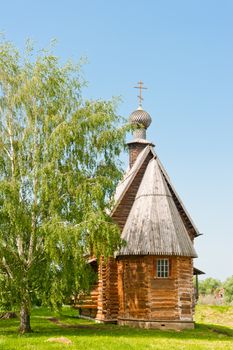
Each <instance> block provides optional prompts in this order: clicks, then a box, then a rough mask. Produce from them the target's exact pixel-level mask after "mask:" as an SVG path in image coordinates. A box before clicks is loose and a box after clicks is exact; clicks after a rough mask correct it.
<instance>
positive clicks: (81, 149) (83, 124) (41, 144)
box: [0, 41, 126, 332]
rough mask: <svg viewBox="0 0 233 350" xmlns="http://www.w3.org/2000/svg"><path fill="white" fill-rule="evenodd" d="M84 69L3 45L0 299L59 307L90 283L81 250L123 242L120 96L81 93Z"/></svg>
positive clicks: (25, 320) (26, 324) (24, 327)
mask: <svg viewBox="0 0 233 350" xmlns="http://www.w3.org/2000/svg"><path fill="white" fill-rule="evenodd" d="M79 72H80V71H79V67H78V66H77V65H73V64H71V63H67V64H65V65H61V64H60V63H59V60H58V58H57V57H55V56H54V55H53V54H52V53H50V52H46V51H41V52H40V53H39V54H36V55H35V54H34V51H31V50H28V52H27V53H26V54H25V55H24V56H23V57H22V56H21V55H20V53H19V51H18V50H17V49H16V48H15V47H14V46H12V44H10V43H8V42H6V41H2V42H1V43H0V303H1V306H2V308H4V307H5V308H6V309H8V310H9V309H10V308H11V309H13V308H18V307H19V308H20V310H21V311H20V315H21V316H20V331H21V332H29V331H31V326H30V310H31V305H32V302H33V300H42V302H44V303H47V304H49V305H50V306H54V307H58V306H60V305H61V304H62V302H63V301H64V298H65V297H66V296H67V295H70V294H72V293H73V292H76V291H78V290H80V289H81V290H82V289H85V288H86V287H87V286H88V283H89V273H90V271H89V269H88V265H87V264H86V261H85V258H84V256H85V254H94V255H95V256H97V257H98V256H100V254H103V255H105V256H108V255H111V254H112V253H113V251H114V250H115V249H117V248H118V247H119V244H120V236H119V230H118V228H117V227H116V225H115V224H114V223H113V222H112V221H111V218H110V217H109V215H108V214H107V212H108V209H110V207H111V201H110V198H111V196H112V194H113V191H114V189H115V186H116V183H117V182H118V180H119V179H120V176H121V172H120V170H119V169H120V166H119V162H118V161H117V158H118V156H119V154H120V152H121V150H122V147H123V141H124V135H125V131H126V130H125V128H120V127H119V123H120V122H121V118H120V117H118V116H117V115H116V113H115V108H114V103H113V102H106V101H86V102H83V101H82V99H81V88H82V83H81V79H80V74H79Z"/></svg>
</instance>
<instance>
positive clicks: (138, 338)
mask: <svg viewBox="0 0 233 350" xmlns="http://www.w3.org/2000/svg"><path fill="white" fill-rule="evenodd" d="M210 311H211V312H212V313H211V312H210ZM213 312H214V313H213ZM226 312H227V313H231V312H233V307H229V308H227V309H225V311H223V309H222V307H214V308H213V309H211V308H210V309H209V306H198V308H197V320H198V322H199V323H197V325H196V328H195V329H194V330H186V331H182V332H176V331H158V330H143V329H132V328H128V327H119V326H116V325H103V324H96V323H94V322H92V321H87V320H82V319H79V318H77V316H78V315H77V312H76V311H75V310H72V309H70V308H64V310H63V312H62V313H61V314H59V313H51V312H50V311H49V310H48V309H44V308H38V309H34V310H33V313H32V318H31V320H32V328H33V330H34V332H33V333H31V334H27V335H23V336H21V335H19V334H18V333H17V330H18V327H19V320H18V319H11V320H0V350H16V349H17V350H42V349H43V350H47V349H64V348H69V349H77V350H108V349H109V350H119V349H122V350H136V349H137V350H147V349H152V350H182V349H187V350H199V349H200V350H209V349H213V350H219V349H221V350H232V349H233V328H232V327H230V326H229V325H225V326H223V325H222V326H220V325H216V322H214V320H213V317H217V316H219V315H221V319H222V322H223V318H224V317H225V316H224V315H225V313H226ZM207 315H208V320H209V321H208V322H209V323H208V322H207ZM50 317H54V318H57V319H59V322H60V324H55V323H52V322H51V321H50V320H49V318H50ZM51 337H53V338H58V337H65V338H67V339H69V340H71V342H72V344H71V345H66V344H59V343H49V342H48V339H49V338H51Z"/></svg>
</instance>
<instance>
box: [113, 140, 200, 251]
mask: <svg viewBox="0 0 233 350" xmlns="http://www.w3.org/2000/svg"><path fill="white" fill-rule="evenodd" d="M150 152H151V155H152V159H151V160H150V162H149V163H148V165H147V167H146V170H145V173H144V176H143V178H142V181H141V184H140V186H139V188H138V191H137V194H136V197H135V200H134V203H133V205H132V208H131V210H130V213H129V216H128V218H127V220H126V223H125V226H124V228H123V231H122V238H123V239H124V240H125V241H126V246H124V247H123V248H122V249H121V250H120V251H119V252H118V253H117V255H138V254H140V255H144V254H152V255H179V256H191V257H197V254H196V252H195V250H194V248H193V244H192V241H191V239H190V236H189V232H188V227H189V228H191V229H192V232H193V233H194V236H198V235H199V232H198V231H197V229H196V227H195V225H194V223H193V222H192V220H191V218H190V216H189V214H188V212H187V210H186V208H185V207H184V205H183V203H182V202H181V200H180V198H179V197H178V195H177V193H176V192H175V190H174V187H173V186H172V184H171V181H170V179H169V177H168V175H167V173H166V171H165V169H164V167H163V166H162V164H161V162H160V161H159V159H158V157H157V155H156V153H155V151H154V149H153V147H151V146H150V145H148V146H146V147H145V149H144V150H143V151H142V152H141V153H140V154H139V156H138V158H137V160H136V162H135V163H134V165H133V166H132V168H131V169H130V170H129V171H128V172H127V173H126V175H125V177H124V178H123V180H122V182H121V183H120V184H119V185H118V187H117V191H116V195H115V208H114V210H113V212H114V211H115V210H116V208H117V207H118V205H119V204H120V202H121V201H122V199H123V198H124V196H125V194H126V193H127V191H128V190H130V185H131V184H132V182H133V180H134V178H135V177H136V176H137V173H138V171H139V170H140V168H141V166H142V164H143V163H144V162H145V160H146V158H147V156H148V154H149V153H150Z"/></svg>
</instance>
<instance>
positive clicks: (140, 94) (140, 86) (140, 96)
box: [134, 80, 147, 107]
mask: <svg viewBox="0 0 233 350" xmlns="http://www.w3.org/2000/svg"><path fill="white" fill-rule="evenodd" d="M138 85H139V86H134V88H135V89H139V95H138V100H139V106H140V107H141V106H142V101H143V97H142V89H145V90H146V89H147V88H146V87H144V86H143V82H142V81H141V80H140V81H139V82H138Z"/></svg>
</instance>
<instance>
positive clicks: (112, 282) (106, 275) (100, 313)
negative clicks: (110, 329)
mask: <svg viewBox="0 0 233 350" xmlns="http://www.w3.org/2000/svg"><path fill="white" fill-rule="evenodd" d="M118 308H119V303H118V279H117V262H116V260H115V259H114V258H109V259H108V260H107V262H105V261H104V259H103V258H102V259H101V260H100V263H99V267H98V301H97V315H96V320H99V321H106V322H107V321H109V322H110V321H116V320H117V316H118Z"/></svg>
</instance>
